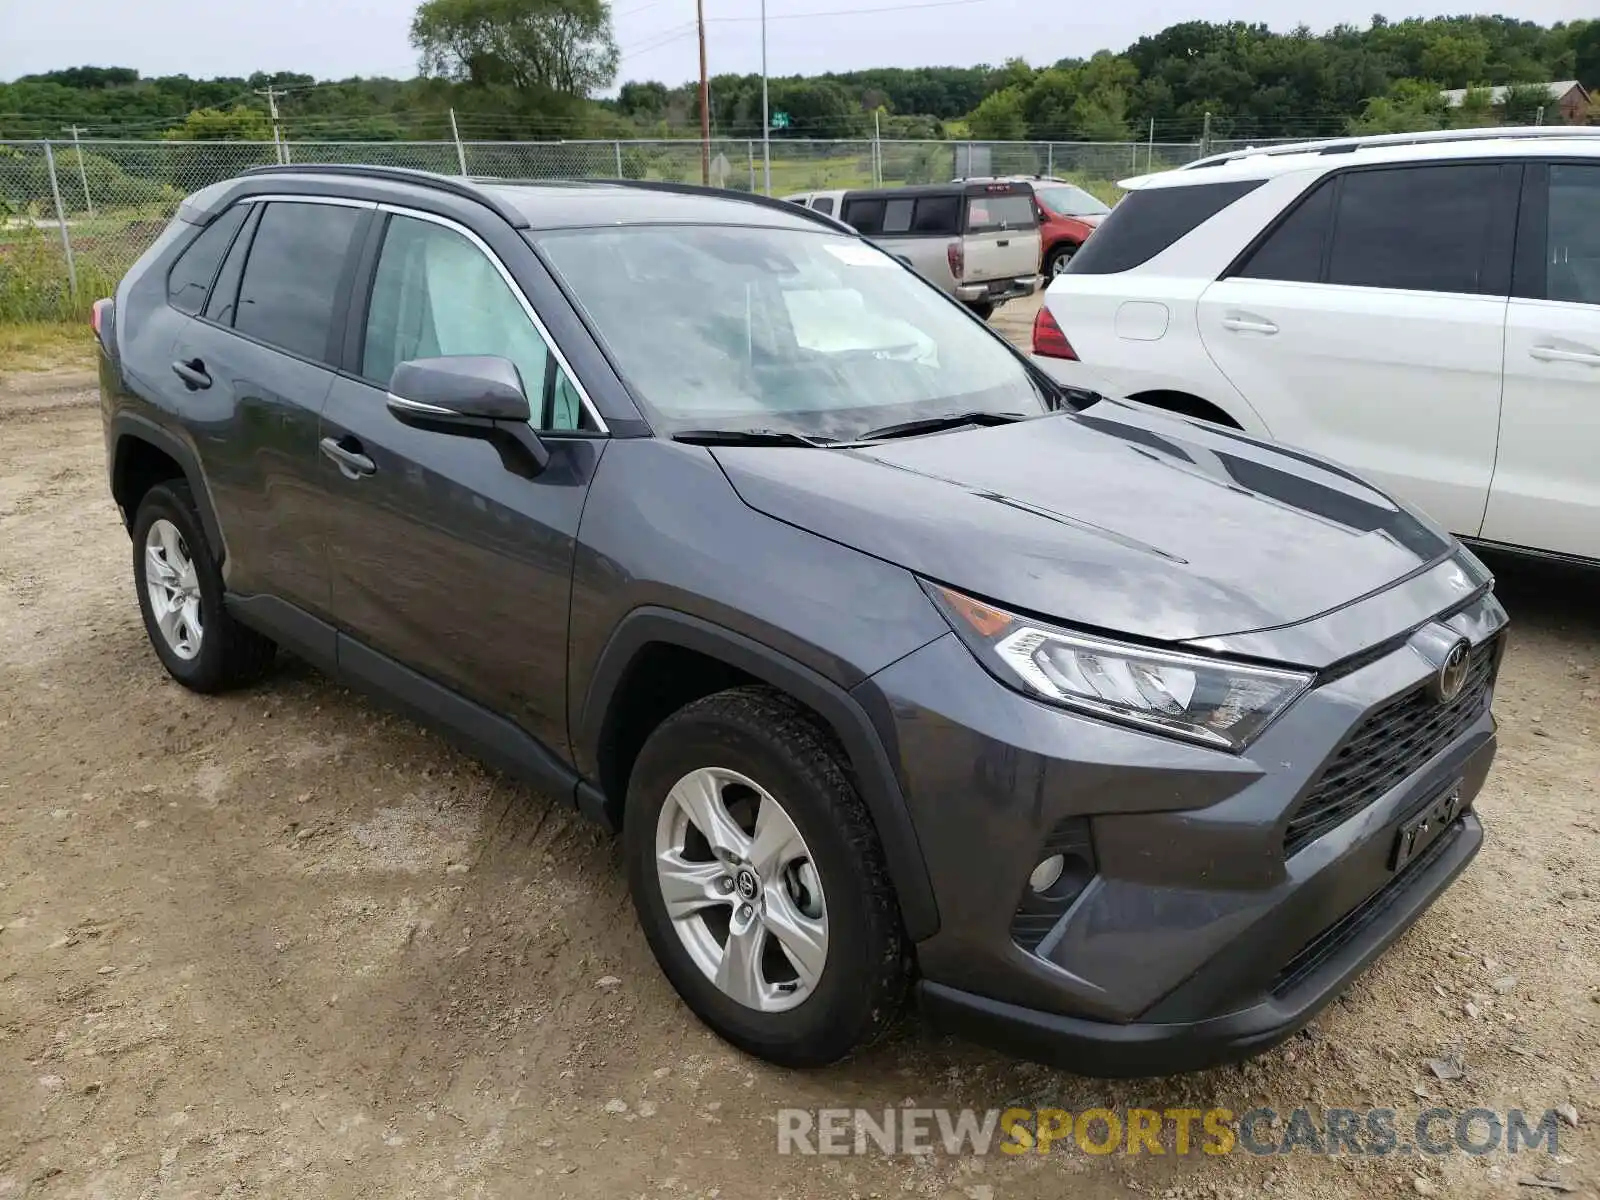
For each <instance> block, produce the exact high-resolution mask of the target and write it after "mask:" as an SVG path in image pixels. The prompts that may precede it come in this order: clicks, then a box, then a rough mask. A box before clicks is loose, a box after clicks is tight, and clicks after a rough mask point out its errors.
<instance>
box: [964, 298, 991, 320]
mask: <svg viewBox="0 0 1600 1200" xmlns="http://www.w3.org/2000/svg"><path fill="white" fill-rule="evenodd" d="M967 307H968V308H970V309H971V310H972V315H973V316H975V317H977V318H978V320H980V321H987V320H988V319H989V318H990V317H992V316H994V301H993V300H973V301H971V302H970V303H969V304H968V305H967Z"/></svg>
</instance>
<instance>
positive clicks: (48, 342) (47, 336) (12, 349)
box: [0, 321, 95, 379]
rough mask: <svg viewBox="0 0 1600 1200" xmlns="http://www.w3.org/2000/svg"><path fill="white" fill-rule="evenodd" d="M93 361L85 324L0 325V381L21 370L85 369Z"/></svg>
mask: <svg viewBox="0 0 1600 1200" xmlns="http://www.w3.org/2000/svg"><path fill="white" fill-rule="evenodd" d="M94 361H95V359H94V333H93V332H92V331H91V330H90V328H89V325H88V322H86V321H22V322H17V323H5V322H0V379H4V378H5V377H6V376H7V375H10V374H11V373H12V372H20V371H56V370H87V369H89V368H92V367H93V366H94Z"/></svg>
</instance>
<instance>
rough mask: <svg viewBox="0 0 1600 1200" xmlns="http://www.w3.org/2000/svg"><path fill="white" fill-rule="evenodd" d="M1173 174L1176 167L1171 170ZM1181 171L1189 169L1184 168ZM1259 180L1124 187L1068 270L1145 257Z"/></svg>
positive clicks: (1103, 268)
mask: <svg viewBox="0 0 1600 1200" xmlns="http://www.w3.org/2000/svg"><path fill="white" fill-rule="evenodd" d="M1174 174H1178V172H1174ZM1182 174H1188V172H1183V173H1182ZM1261 182H1262V181H1261V180H1259V179H1249V180H1242V181H1237V182H1228V183H1180V184H1178V185H1176V186H1174V187H1147V188H1139V189H1138V190H1137V191H1132V192H1129V193H1128V194H1127V195H1126V196H1124V197H1123V198H1122V200H1121V202H1120V203H1118V204H1117V206H1116V207H1115V208H1113V209H1112V210H1111V215H1110V216H1108V217H1107V218H1106V219H1105V220H1104V221H1102V222H1101V223H1100V228H1098V229H1096V230H1095V231H1094V236H1093V237H1092V238H1090V239H1089V240H1088V241H1086V242H1084V243H1083V247H1082V248H1081V249H1080V250H1079V251H1078V252H1077V253H1076V254H1074V255H1073V256H1072V264H1071V265H1070V266H1069V267H1068V268H1067V272H1068V274H1072V275H1114V274H1116V273H1117V272H1119V271H1130V270H1132V269H1133V268H1134V267H1137V266H1139V265H1140V264H1141V263H1146V262H1149V261H1150V260H1151V259H1152V258H1154V257H1155V256H1156V255H1158V254H1160V253H1161V252H1162V251H1163V250H1165V249H1167V248H1168V247H1169V246H1171V245H1172V244H1173V243H1175V242H1177V241H1178V240H1179V239H1180V238H1183V237H1186V236H1188V235H1189V234H1191V233H1193V232H1194V231H1195V230H1196V229H1197V228H1199V227H1200V226H1201V225H1202V224H1204V223H1205V222H1206V221H1209V220H1210V219H1211V218H1212V217H1214V216H1216V215H1217V214H1218V213H1219V212H1221V211H1222V210H1223V209H1225V208H1227V207H1228V205H1230V204H1232V203H1233V202H1234V201H1235V200H1237V199H1239V197H1241V196H1244V195H1246V194H1248V193H1250V192H1253V191H1255V189H1256V188H1258V187H1260V186H1261Z"/></svg>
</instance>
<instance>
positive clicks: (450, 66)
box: [411, 0, 617, 96]
mask: <svg viewBox="0 0 1600 1200" xmlns="http://www.w3.org/2000/svg"><path fill="white" fill-rule="evenodd" d="M411 44H412V45H413V46H415V47H416V48H417V50H418V51H420V52H421V55H422V65H423V69H424V70H425V71H427V72H428V73H430V74H433V75H440V76H443V77H445V78H447V79H454V80H457V81H460V82H464V83H471V84H474V85H477V86H480V87H488V86H496V85H499V86H505V87H510V88H514V89H517V90H519V91H524V92H534V93H539V92H546V93H556V94H560V95H567V96H588V95H589V94H590V93H592V92H596V91H599V90H601V89H602V88H607V87H609V86H611V81H612V80H613V79H615V78H616V74H617V42H616V38H615V37H614V36H613V34H612V31H611V7H610V5H609V4H607V3H605V0H424V3H423V4H422V6H421V7H420V8H418V9H417V14H416V17H415V18H414V19H413V20H412V22H411Z"/></svg>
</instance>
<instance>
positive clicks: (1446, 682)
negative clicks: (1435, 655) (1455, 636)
mask: <svg viewBox="0 0 1600 1200" xmlns="http://www.w3.org/2000/svg"><path fill="white" fill-rule="evenodd" d="M1470 650H1471V647H1470V646H1469V645H1468V644H1467V640H1466V639H1465V638H1462V639H1461V640H1460V641H1459V642H1457V643H1456V644H1455V645H1454V646H1451V647H1450V653H1449V654H1447V655H1445V658H1444V663H1443V664H1442V665H1441V666H1440V667H1439V674H1438V675H1437V676H1435V678H1434V681H1433V692H1434V695H1435V697H1436V698H1437V699H1438V700H1439V702H1440V703H1441V704H1448V703H1450V701H1452V700H1454V699H1455V698H1456V697H1457V696H1459V695H1460V694H1461V689H1462V687H1463V686H1465V684H1466V682H1467V666H1468V656H1469V652H1470Z"/></svg>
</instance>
